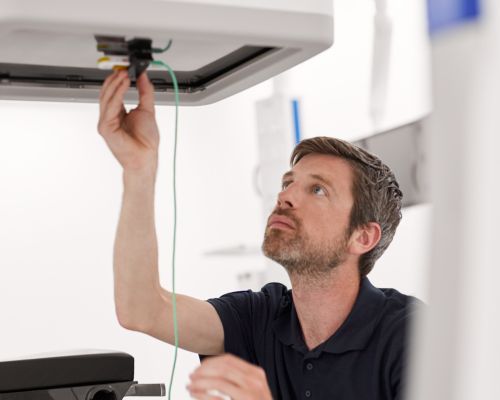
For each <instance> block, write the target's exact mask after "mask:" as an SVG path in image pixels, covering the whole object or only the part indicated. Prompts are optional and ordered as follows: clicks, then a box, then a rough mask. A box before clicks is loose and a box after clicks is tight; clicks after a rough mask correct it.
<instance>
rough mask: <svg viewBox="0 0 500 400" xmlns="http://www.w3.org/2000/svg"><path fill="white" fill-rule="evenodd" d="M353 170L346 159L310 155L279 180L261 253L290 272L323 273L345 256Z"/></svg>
mask: <svg viewBox="0 0 500 400" xmlns="http://www.w3.org/2000/svg"><path fill="white" fill-rule="evenodd" d="M352 180H353V172H352V168H351V166H350V165H349V164H348V162H347V161H345V160H343V159H341V158H339V157H334V156H330V155H325V154H309V155H307V156H305V157H304V158H302V159H301V160H300V161H299V162H298V163H297V164H296V165H295V166H294V167H293V168H292V170H291V171H289V172H287V173H286V174H285V175H284V176H283V188H282V191H281V192H280V193H279V195H278V202H277V205H276V208H275V209H274V211H273V212H272V214H271V215H270V217H269V219H268V222H267V227H266V231H265V236H264V243H263V244H262V250H263V252H264V254H265V255H266V256H267V257H269V258H271V259H273V260H274V261H276V262H278V263H280V264H281V265H283V266H284V267H285V269H286V270H287V271H288V273H290V274H308V275H311V274H312V275H321V273H323V272H328V271H330V270H331V269H332V268H334V267H336V266H337V265H338V264H340V263H342V262H343V261H344V260H345V258H346V252H347V246H348V237H347V234H348V227H349V217H350V212H351V208H352V205H353V197H352V189H351V187H352Z"/></svg>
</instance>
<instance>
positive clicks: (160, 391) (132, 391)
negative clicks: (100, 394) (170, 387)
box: [125, 383, 166, 397]
mask: <svg viewBox="0 0 500 400" xmlns="http://www.w3.org/2000/svg"><path fill="white" fill-rule="evenodd" d="M165 395H166V390H165V385H164V384H163V383H147V384H141V383H136V384H133V385H132V386H130V388H129V389H128V391H127V393H126V394H125V397H127V396H165Z"/></svg>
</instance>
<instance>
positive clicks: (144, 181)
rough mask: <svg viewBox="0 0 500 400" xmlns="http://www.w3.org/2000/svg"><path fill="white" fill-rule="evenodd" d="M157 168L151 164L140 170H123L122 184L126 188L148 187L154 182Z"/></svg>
mask: <svg viewBox="0 0 500 400" xmlns="http://www.w3.org/2000/svg"><path fill="white" fill-rule="evenodd" d="M156 173H157V166H156V163H155V164H151V165H148V166H144V167H141V168H125V169H123V183H124V185H125V186H126V187H127V186H149V185H153V186H154V183H155V181H156Z"/></svg>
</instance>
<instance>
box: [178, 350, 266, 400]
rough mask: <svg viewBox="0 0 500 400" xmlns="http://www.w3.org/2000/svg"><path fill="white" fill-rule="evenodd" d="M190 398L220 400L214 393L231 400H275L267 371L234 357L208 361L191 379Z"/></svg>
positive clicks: (222, 357)
mask: <svg viewBox="0 0 500 400" xmlns="http://www.w3.org/2000/svg"><path fill="white" fill-rule="evenodd" d="M190 378H191V383H190V384H189V385H188V386H187V389H188V390H189V393H190V395H191V396H192V397H193V398H195V399H199V400H220V399H221V398H222V397H220V396H218V395H216V394H211V393H213V392H214V391H217V392H220V393H222V394H224V395H226V396H229V398H231V399H232V400H272V395H271V390H270V389H269V386H268V384H267V379H266V374H265V373H264V370H263V369H262V368H260V367H257V366H255V365H253V364H250V363H248V362H246V361H243V360H242V359H240V358H238V357H235V356H233V355H231V354H224V355H221V356H216V357H209V358H206V359H205V360H203V362H202V363H201V365H200V366H199V367H198V368H197V369H196V370H195V371H194V372H193V373H192V374H191V375H190Z"/></svg>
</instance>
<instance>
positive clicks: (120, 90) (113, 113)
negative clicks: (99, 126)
mask: <svg viewBox="0 0 500 400" xmlns="http://www.w3.org/2000/svg"><path fill="white" fill-rule="evenodd" d="M129 87H130V80H129V79H128V77H126V78H124V79H123V80H122V81H121V83H120V84H119V85H118V86H117V87H116V88H115V91H114V92H113V96H112V97H111V98H110V100H109V101H108V103H107V105H106V106H105V107H103V108H102V111H101V114H102V116H101V119H102V120H103V121H110V120H112V119H114V118H118V117H120V114H123V111H124V105H123V98H124V96H125V93H126V92H127V90H128V88H129ZM110 89H111V87H110Z"/></svg>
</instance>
